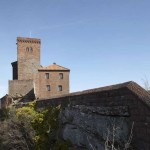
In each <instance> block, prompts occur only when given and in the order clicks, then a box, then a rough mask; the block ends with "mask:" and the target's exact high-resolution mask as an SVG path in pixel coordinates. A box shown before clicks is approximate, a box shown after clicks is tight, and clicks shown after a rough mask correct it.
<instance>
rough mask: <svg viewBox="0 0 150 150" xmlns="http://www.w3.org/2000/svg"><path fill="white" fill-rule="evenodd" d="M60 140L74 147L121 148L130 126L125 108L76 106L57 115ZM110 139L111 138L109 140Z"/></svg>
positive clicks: (128, 134) (127, 137) (123, 145)
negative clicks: (69, 142) (68, 141)
mask: <svg viewBox="0 0 150 150" xmlns="http://www.w3.org/2000/svg"><path fill="white" fill-rule="evenodd" d="M60 118H61V124H62V137H63V139H65V140H67V139H70V140H71V142H72V143H73V144H74V145H77V146H78V148H87V149H95V150H104V149H105V147H106V146H105V144H107V142H108V145H110V144H112V142H113V140H114V145H116V146H117V147H118V146H119V147H120V148H122V149H123V148H125V145H126V144H127V143H128V139H129V136H130V129H131V124H130V123H129V112H128V108H127V107H122V106H120V107H119V106H117V107H96V106H85V105H76V106H73V107H66V108H65V109H63V111H62V112H61V116H60ZM113 137H114V139H113Z"/></svg>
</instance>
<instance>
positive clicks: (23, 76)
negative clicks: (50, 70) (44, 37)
mask: <svg viewBox="0 0 150 150" xmlns="http://www.w3.org/2000/svg"><path fill="white" fill-rule="evenodd" d="M40 46H41V41H40V39H35V38H22V37H18V38H17V63H18V64H17V65H18V67H17V68H18V80H29V79H33V76H34V74H37V72H38V68H39V67H40Z"/></svg>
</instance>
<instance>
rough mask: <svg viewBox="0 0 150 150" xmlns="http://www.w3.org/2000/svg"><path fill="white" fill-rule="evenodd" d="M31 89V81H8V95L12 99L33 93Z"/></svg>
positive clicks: (32, 86)
mask: <svg viewBox="0 0 150 150" xmlns="http://www.w3.org/2000/svg"><path fill="white" fill-rule="evenodd" d="M33 88H34V85H33V80H9V95H10V96H12V97H14V96H16V95H21V96H25V95H27V94H28V93H30V92H31V91H33Z"/></svg>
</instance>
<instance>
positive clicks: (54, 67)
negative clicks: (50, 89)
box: [38, 63, 70, 71]
mask: <svg viewBox="0 0 150 150" xmlns="http://www.w3.org/2000/svg"><path fill="white" fill-rule="evenodd" d="M38 70H39V71H44V70H47V71H70V70H69V69H68V68H65V67H62V66H60V65H57V64H56V63H54V64H52V65H49V66H46V67H42V66H41V67H40V68H39V69H38Z"/></svg>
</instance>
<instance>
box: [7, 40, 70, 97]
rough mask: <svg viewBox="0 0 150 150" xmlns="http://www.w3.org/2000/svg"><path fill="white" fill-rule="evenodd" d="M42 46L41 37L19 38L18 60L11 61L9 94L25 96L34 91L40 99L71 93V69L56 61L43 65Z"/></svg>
mask: <svg viewBox="0 0 150 150" xmlns="http://www.w3.org/2000/svg"><path fill="white" fill-rule="evenodd" d="M40 47H41V40H40V39H35V38H23V37H18V38H17V61H15V62H13V63H11V64H12V72H13V73H12V74H13V80H10V81H9V95H11V96H13V97H15V96H16V95H21V96H22V97H25V96H26V95H28V94H31V93H32V94H34V95H35V97H36V98H38V99H40V98H48V97H53V96H57V95H63V94H68V93H69V73H70V70H69V69H67V68H65V67H62V66H60V65H57V64H56V63H54V64H52V65H49V66H47V67H42V66H41V65H40ZM32 91H33V92H32Z"/></svg>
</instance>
